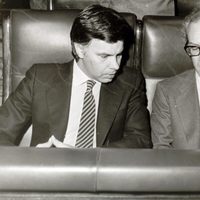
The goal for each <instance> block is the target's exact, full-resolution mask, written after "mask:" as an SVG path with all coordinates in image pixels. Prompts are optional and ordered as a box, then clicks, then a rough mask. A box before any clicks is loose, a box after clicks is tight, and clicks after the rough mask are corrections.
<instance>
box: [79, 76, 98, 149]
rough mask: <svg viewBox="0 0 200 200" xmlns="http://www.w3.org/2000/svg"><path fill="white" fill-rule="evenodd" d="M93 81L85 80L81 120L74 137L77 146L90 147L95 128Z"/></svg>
mask: <svg viewBox="0 0 200 200" xmlns="http://www.w3.org/2000/svg"><path fill="white" fill-rule="evenodd" d="M95 83H96V82H95V81H93V80H88V81H87V89H86V92H85V95H84V101H83V109H82V113H81V120H80V125H79V130H78V135H77V139H76V147H78V148H92V147H93V139H94V130H95V99H94V96H93V94H92V88H93V86H94V85H95Z"/></svg>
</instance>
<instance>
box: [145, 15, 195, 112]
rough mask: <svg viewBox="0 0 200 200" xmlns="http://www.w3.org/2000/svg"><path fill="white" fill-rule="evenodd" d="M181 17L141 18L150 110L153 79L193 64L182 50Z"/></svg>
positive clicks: (162, 77) (176, 72) (161, 77)
mask: <svg viewBox="0 0 200 200" xmlns="http://www.w3.org/2000/svg"><path fill="white" fill-rule="evenodd" d="M182 21H183V17H170V16H145V17H144V18H143V40H142V57H141V59H142V71H143V73H144V76H145V78H146V87H147V98H148V100H149V104H148V107H149V110H150V111H151V102H152V98H153V95H154V92H155V87H156V83H157V82H158V81H160V80H162V79H164V78H166V77H170V76H174V75H176V74H178V73H181V72H183V71H185V70H187V69H190V68H192V62H191V60H190V58H189V57H188V56H187V54H186V53H185V51H184V45H185V38H184V35H183V32H182Z"/></svg>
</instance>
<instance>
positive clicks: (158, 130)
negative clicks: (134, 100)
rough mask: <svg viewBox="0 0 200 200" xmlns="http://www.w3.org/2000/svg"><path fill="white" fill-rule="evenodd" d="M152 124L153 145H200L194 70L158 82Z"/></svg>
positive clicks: (177, 147)
mask: <svg viewBox="0 0 200 200" xmlns="http://www.w3.org/2000/svg"><path fill="white" fill-rule="evenodd" d="M151 127H152V140H153V145H154V148H176V149H199V148H200V110H199V100H198V93H197V86H196V79H195V71H194V70H188V71H186V72H184V73H182V74H179V75H177V76H175V77H171V78H168V79H166V80H164V81H162V82H160V83H158V84H157V88H156V92H155V96H154V100H153V106H152V114H151Z"/></svg>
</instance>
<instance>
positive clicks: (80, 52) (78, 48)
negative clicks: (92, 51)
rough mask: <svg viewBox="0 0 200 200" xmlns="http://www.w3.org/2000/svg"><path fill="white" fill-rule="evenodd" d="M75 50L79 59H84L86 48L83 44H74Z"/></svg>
mask: <svg viewBox="0 0 200 200" xmlns="http://www.w3.org/2000/svg"><path fill="white" fill-rule="evenodd" d="M74 48H75V50H76V53H77V55H78V57H79V58H83V57H84V50H85V46H84V45H83V44H80V43H76V42H74Z"/></svg>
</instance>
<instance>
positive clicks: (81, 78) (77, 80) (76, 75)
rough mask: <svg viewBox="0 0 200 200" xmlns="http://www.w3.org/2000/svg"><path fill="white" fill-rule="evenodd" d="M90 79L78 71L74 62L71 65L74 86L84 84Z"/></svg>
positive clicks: (78, 68)
mask: <svg viewBox="0 0 200 200" xmlns="http://www.w3.org/2000/svg"><path fill="white" fill-rule="evenodd" d="M89 79H90V78H89V77H88V76H87V75H86V74H85V73H84V72H83V71H82V70H81V69H80V67H79V66H78V64H77V62H76V61H75V60H74V65H73V81H74V84H75V85H81V84H84V83H85V82H86V81H87V80H89Z"/></svg>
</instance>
